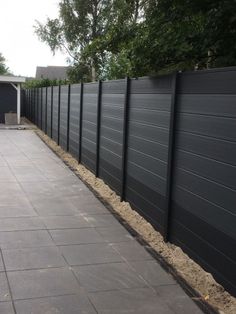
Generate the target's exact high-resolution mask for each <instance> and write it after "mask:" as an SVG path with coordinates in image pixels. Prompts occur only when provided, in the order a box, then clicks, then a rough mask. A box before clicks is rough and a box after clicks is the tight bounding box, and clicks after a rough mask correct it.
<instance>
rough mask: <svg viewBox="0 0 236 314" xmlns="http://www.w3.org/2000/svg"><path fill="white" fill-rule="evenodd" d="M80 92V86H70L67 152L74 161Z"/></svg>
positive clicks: (77, 135)
mask: <svg viewBox="0 0 236 314" xmlns="http://www.w3.org/2000/svg"><path fill="white" fill-rule="evenodd" d="M80 91H81V86H80V84H74V85H71V91H70V130H69V152H70V153H71V155H73V156H74V157H75V158H76V159H78V156H79V127H80V125H79V123H80Z"/></svg>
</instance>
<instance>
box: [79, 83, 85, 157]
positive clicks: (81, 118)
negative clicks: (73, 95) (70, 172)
mask: <svg viewBox="0 0 236 314" xmlns="http://www.w3.org/2000/svg"><path fill="white" fill-rule="evenodd" d="M83 95H84V84H83V82H81V83H80V110H79V114H80V116H79V156H78V162H79V163H81V156H82V151H81V149H82V125H83Z"/></svg>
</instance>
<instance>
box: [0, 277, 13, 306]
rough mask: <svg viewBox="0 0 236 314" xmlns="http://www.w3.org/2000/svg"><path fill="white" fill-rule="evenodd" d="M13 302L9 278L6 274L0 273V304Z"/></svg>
mask: <svg viewBox="0 0 236 314" xmlns="http://www.w3.org/2000/svg"><path fill="white" fill-rule="evenodd" d="M9 300H11V296H10V291H9V287H8V283H7V277H6V274H5V273H4V272H2V273H0V302H2V301H9Z"/></svg>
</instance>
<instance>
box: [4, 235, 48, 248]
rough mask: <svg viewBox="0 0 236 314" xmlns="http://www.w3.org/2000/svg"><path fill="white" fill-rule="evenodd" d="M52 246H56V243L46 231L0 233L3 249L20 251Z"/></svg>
mask: <svg viewBox="0 0 236 314" xmlns="http://www.w3.org/2000/svg"><path fill="white" fill-rule="evenodd" d="M52 245H54V243H53V241H52V239H51V237H50V235H49V233H48V232H47V231H46V230H33V231H31V230H30V231H28V230H27V231H6V232H5V231H1V232H0V247H1V249H18V248H27V247H40V246H52Z"/></svg>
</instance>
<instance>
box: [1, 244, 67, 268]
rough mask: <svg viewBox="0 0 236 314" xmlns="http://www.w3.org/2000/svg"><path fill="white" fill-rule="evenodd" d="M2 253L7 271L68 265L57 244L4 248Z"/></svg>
mask: <svg viewBox="0 0 236 314" xmlns="http://www.w3.org/2000/svg"><path fill="white" fill-rule="evenodd" d="M2 254H3V258H4V262H5V267H6V270H7V271H10V270H29V269H40V268H51V267H54V268H55V267H62V266H66V262H65V260H64V258H63V257H62V255H61V254H60V251H59V250H58V248H57V247H56V246H55V247H37V248H27V249H10V250H2Z"/></svg>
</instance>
